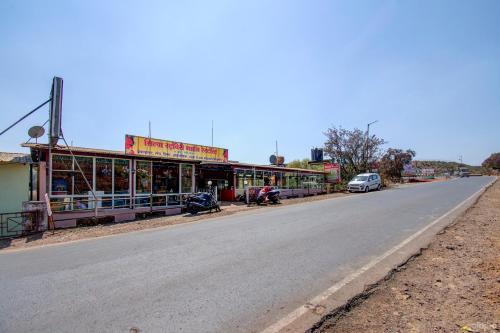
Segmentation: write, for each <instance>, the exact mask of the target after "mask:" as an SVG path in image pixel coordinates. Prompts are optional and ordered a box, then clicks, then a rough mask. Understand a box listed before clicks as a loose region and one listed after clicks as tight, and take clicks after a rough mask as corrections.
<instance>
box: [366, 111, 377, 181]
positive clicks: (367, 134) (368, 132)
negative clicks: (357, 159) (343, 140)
mask: <svg viewBox="0 0 500 333" xmlns="http://www.w3.org/2000/svg"><path fill="white" fill-rule="evenodd" d="M376 122H378V120H375V121H372V122H371V123H368V125H367V126H366V141H365V152H366V155H365V154H363V155H365V156H363V160H364V161H363V162H364V163H365V170H366V172H368V139H369V137H370V125H372V124H375V123H376Z"/></svg>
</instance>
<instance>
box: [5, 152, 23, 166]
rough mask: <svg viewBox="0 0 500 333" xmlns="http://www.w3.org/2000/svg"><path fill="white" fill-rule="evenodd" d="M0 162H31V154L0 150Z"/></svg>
mask: <svg viewBox="0 0 500 333" xmlns="http://www.w3.org/2000/svg"><path fill="white" fill-rule="evenodd" d="M0 163H1V164H11V163H21V164H26V163H31V155H29V154H24V153H5V152H0Z"/></svg>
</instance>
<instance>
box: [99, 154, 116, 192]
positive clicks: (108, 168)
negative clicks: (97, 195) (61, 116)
mask: <svg viewBox="0 0 500 333" xmlns="http://www.w3.org/2000/svg"><path fill="white" fill-rule="evenodd" d="M95 189H96V191H98V192H103V193H104V194H111V192H112V191H113V160H112V159H110V158H96V159H95Z"/></svg>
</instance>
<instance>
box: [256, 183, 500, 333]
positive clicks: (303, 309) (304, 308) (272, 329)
mask: <svg viewBox="0 0 500 333" xmlns="http://www.w3.org/2000/svg"><path fill="white" fill-rule="evenodd" d="M495 180H496V179H493V180H492V181H491V182H490V183H488V184H487V185H486V186H484V187H482V188H481V189H480V190H478V191H477V192H475V193H474V194H472V195H471V196H470V197H468V198H467V199H465V200H463V201H462V202H460V203H459V204H458V205H456V206H455V207H453V208H452V209H451V210H449V211H448V212H447V213H445V214H444V215H442V216H441V217H439V218H438V219H436V220H434V221H433V222H431V223H430V224H428V225H427V226H425V227H424V228H422V229H420V230H419V231H417V232H416V233H414V234H413V235H411V236H410V237H408V238H406V239H405V240H404V241H402V242H401V243H399V244H398V245H396V246H394V247H393V248H391V249H390V250H388V251H387V252H385V253H384V254H382V255H381V256H379V257H377V258H375V259H373V260H372V261H370V262H369V263H367V264H366V265H364V266H363V267H361V268H360V269H358V270H357V271H356V272H354V273H351V274H349V275H347V276H346V277H345V278H343V279H342V280H341V281H339V282H337V283H335V284H334V285H333V286H331V287H330V288H328V289H327V290H326V291H324V292H323V293H321V294H319V295H317V296H316V297H314V298H313V299H311V300H310V301H309V302H307V303H306V304H304V305H301V306H300V307H298V308H297V309H295V310H294V311H292V312H290V313H289V314H288V315H286V316H285V317H283V318H282V319H280V320H279V321H277V322H276V323H274V324H272V325H271V326H268V327H267V328H265V329H264V330H263V331H261V332H260V333H276V332H279V331H280V330H282V329H283V328H285V327H286V326H288V325H290V324H291V323H292V322H294V321H295V320H297V319H298V318H299V317H300V316H302V315H303V314H305V313H307V312H308V311H310V310H311V309H314V308H315V307H316V306H318V305H320V304H321V303H322V302H323V301H325V300H326V299H327V298H329V297H330V296H332V295H333V294H334V293H336V292H337V291H338V290H340V289H341V288H343V287H344V286H346V285H347V284H349V283H351V282H352V281H354V280H355V279H356V278H358V277H359V276H360V275H361V274H363V273H364V272H366V271H367V270H369V269H371V268H373V267H374V266H375V265H377V264H378V263H380V262H381V261H382V260H384V259H385V258H387V257H389V256H390V255H392V254H393V253H395V252H397V251H399V250H400V249H401V248H402V247H404V246H405V245H406V244H408V243H410V242H411V241H412V240H414V239H415V238H417V237H418V236H420V235H421V234H423V233H424V232H425V231H426V230H428V229H429V228H432V227H433V226H434V225H436V224H437V223H439V222H440V221H441V220H442V219H444V218H446V217H447V216H449V215H450V214H452V213H453V212H455V211H456V210H458V209H459V208H460V207H462V206H463V205H464V204H465V203H466V202H467V201H469V200H470V199H472V198H473V197H474V196H476V195H478V194H480V193H481V192H483V191H484V190H485V189H486V188H487V187H488V186H490V185H491V184H493V183H494V182H495Z"/></svg>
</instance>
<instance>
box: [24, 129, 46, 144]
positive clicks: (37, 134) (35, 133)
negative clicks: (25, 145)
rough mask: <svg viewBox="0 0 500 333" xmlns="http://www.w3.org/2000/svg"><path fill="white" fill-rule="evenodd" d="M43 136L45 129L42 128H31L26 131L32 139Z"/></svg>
mask: <svg viewBox="0 0 500 333" xmlns="http://www.w3.org/2000/svg"><path fill="white" fill-rule="evenodd" d="M44 134H45V129H44V128H43V127H42V126H33V127H31V128H30V129H29V130H28V135H29V136H30V138H32V139H35V141H36V139H38V138H39V137H41V136H42V135H44Z"/></svg>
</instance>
